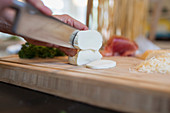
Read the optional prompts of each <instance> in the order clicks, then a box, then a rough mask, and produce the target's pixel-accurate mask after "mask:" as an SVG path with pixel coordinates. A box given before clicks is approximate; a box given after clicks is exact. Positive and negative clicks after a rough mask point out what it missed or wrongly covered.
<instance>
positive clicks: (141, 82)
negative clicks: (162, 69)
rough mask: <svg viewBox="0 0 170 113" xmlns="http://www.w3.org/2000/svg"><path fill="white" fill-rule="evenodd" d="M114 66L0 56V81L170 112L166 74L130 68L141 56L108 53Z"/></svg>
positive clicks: (130, 108)
mask: <svg viewBox="0 0 170 113" xmlns="http://www.w3.org/2000/svg"><path fill="white" fill-rule="evenodd" d="M104 59H109V60H114V61H116V62H117V66H116V67H115V68H111V69H105V70H93V69H88V68H86V67H84V66H73V65H70V64H68V62H67V57H57V58H54V59H33V60H26V59H19V58H18V56H15V55H14V56H9V57H4V58H0V73H1V74H0V81H2V82H6V83H10V84H14V85H18V86H22V87H26V88H30V89H33V90H38V91H41V92H45V93H48V94H52V95H56V96H60V97H64V98H67V99H72V100H76V101H80V102H84V103H88V104H91V105H95V106H99V107H104V108H108V109H112V110H119V111H125V112H137V113H169V112H170V75H166V74H147V73H139V72H136V71H131V69H133V67H134V66H135V65H137V64H138V63H140V62H141V61H142V60H139V59H137V58H133V57H108V58H104Z"/></svg>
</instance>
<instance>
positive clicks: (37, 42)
mask: <svg viewBox="0 0 170 113" xmlns="http://www.w3.org/2000/svg"><path fill="white" fill-rule="evenodd" d="M24 39H25V40H26V41H27V42H29V43H30V44H33V45H38V46H46V47H55V48H57V47H59V46H57V45H54V44H50V43H46V42H42V41H38V40H33V39H30V38H24Z"/></svg>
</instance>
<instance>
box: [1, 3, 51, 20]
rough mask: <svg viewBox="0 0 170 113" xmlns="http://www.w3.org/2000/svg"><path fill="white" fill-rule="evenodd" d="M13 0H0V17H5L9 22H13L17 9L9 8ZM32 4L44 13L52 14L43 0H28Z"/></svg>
mask: <svg viewBox="0 0 170 113" xmlns="http://www.w3.org/2000/svg"><path fill="white" fill-rule="evenodd" d="M12 1H13V0H0V17H1V18H4V20H6V21H8V22H9V23H12V22H13V20H14V16H15V11H13V10H12V9H10V8H9V6H12ZM26 1H27V2H29V3H30V4H32V5H33V6H34V7H36V8H37V9H39V10H40V11H41V12H42V13H44V14H46V15H49V16H51V15H52V11H51V10H50V9H49V8H47V7H46V6H45V5H44V4H43V2H42V1H41V0H26Z"/></svg>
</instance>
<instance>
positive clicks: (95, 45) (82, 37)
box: [73, 30, 103, 50]
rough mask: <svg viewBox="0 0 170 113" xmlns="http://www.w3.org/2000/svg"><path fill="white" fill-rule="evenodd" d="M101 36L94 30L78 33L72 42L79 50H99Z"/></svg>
mask: <svg viewBox="0 0 170 113" xmlns="http://www.w3.org/2000/svg"><path fill="white" fill-rule="evenodd" d="M102 41H103V38H102V35H101V34H100V33H99V32H97V31H95V30H87V31H79V32H78V33H77V35H76V37H75V39H74V41H73V45H74V47H75V48H77V49H80V50H99V49H100V48H101V47H102V43H103V42H102Z"/></svg>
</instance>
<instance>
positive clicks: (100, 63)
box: [86, 60, 116, 69]
mask: <svg viewBox="0 0 170 113" xmlns="http://www.w3.org/2000/svg"><path fill="white" fill-rule="evenodd" d="M115 66H116V62H115V61H112V60H96V61H94V62H91V63H89V64H86V67H88V68H91V69H108V68H113V67H115Z"/></svg>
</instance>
